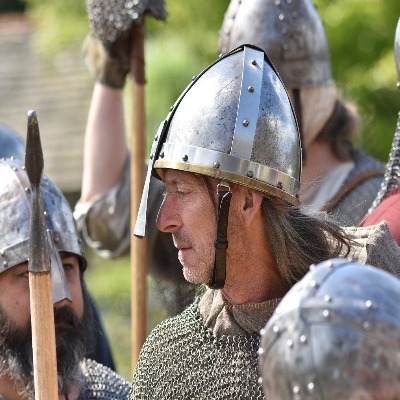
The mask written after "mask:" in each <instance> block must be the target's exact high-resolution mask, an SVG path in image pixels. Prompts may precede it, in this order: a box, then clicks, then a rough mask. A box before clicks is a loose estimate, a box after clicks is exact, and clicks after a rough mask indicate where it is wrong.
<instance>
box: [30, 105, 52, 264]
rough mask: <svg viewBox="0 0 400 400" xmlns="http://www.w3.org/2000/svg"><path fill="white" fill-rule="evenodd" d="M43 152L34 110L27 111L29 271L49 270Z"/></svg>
mask: <svg viewBox="0 0 400 400" xmlns="http://www.w3.org/2000/svg"><path fill="white" fill-rule="evenodd" d="M43 165H44V162H43V152H42V144H41V141H40V133H39V124H38V120H37V115H36V112H35V111H33V110H30V111H28V132H27V137H26V151H25V167H26V172H27V174H28V178H29V182H30V184H31V221H30V234H29V271H31V272H44V271H49V270H50V256H49V249H48V244H47V240H46V226H45V221H44V213H43V203H42V194H41V188H40V182H41V180H42V174H43Z"/></svg>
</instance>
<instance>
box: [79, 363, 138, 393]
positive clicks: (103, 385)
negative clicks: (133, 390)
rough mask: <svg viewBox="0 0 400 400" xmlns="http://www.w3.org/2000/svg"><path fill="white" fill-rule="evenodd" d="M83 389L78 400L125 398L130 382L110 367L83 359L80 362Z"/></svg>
mask: <svg viewBox="0 0 400 400" xmlns="http://www.w3.org/2000/svg"><path fill="white" fill-rule="evenodd" d="M81 366H82V371H83V373H84V376H85V389H84V390H83V392H82V393H81V395H80V396H79V400H125V399H127V398H128V394H129V390H130V384H129V382H127V381H126V380H125V379H123V378H122V377H121V376H120V375H118V374H117V373H115V372H114V371H112V370H111V369H110V368H107V367H105V366H104V365H102V364H99V363H98V362H96V361H93V360H90V359H85V360H84V361H83V362H82V363H81Z"/></svg>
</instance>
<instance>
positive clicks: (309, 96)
mask: <svg viewBox="0 0 400 400" xmlns="http://www.w3.org/2000/svg"><path fill="white" fill-rule="evenodd" d="M289 94H290V96H291V99H293V95H292V93H291V91H290V90H289ZM336 98H337V94H336V86H335V84H332V85H327V86H318V87H310V88H301V89H300V102H301V110H302V116H301V117H302V124H303V126H302V127H301V129H302V132H303V143H302V145H303V146H304V147H305V148H307V146H308V145H309V144H310V143H311V142H312V141H313V140H314V139H315V138H316V136H317V135H318V133H319V132H320V131H321V129H322V128H323V126H324V125H325V124H326V121H327V120H328V118H329V117H330V116H331V115H332V112H333V109H334V107H335V102H336Z"/></svg>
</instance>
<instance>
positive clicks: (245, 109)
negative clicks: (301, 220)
mask: <svg viewBox="0 0 400 400" xmlns="http://www.w3.org/2000/svg"><path fill="white" fill-rule="evenodd" d="M300 161H301V160H300V141H299V134H298V130H297V125H296V120H295V117H294V113H293V110H292V108H291V105H290V102H289V99H288V95H287V93H286V91H285V88H284V86H283V84H282V82H281V81H280V79H279V77H278V75H277V74H276V72H275V70H274V69H273V67H272V66H271V64H270V62H269V60H268V58H267V57H266V54H265V53H264V52H263V51H262V50H261V49H258V48H255V47H247V46H244V47H240V48H239V49H237V50H236V51H233V52H232V53H230V54H229V55H227V56H226V57H223V58H221V59H219V60H218V61H217V62H215V63H214V64H213V65H212V66H211V67H210V68H208V69H206V70H205V71H203V73H201V74H200V75H199V76H198V77H197V78H196V80H195V82H194V83H193V84H192V85H190V87H189V88H188V89H187V90H186V92H185V94H184V95H183V97H181V98H180V99H179V101H178V102H177V103H176V104H175V106H174V108H173V110H172V112H171V113H170V115H169V117H168V119H167V129H166V134H165V139H164V140H163V143H162V145H161V148H160V152H159V153H158V154H157V157H156V160H155V163H154V167H155V168H172V169H179V170H183V171H190V172H195V173H198V174H202V175H207V176H211V177H215V178H218V179H221V180H226V181H228V182H234V183H237V184H240V185H243V186H246V187H249V188H252V189H255V190H258V191H260V192H262V193H266V194H272V195H276V196H280V197H283V198H285V199H287V200H288V201H289V202H291V203H297V192H298V189H299V181H300V168H301V162H300Z"/></svg>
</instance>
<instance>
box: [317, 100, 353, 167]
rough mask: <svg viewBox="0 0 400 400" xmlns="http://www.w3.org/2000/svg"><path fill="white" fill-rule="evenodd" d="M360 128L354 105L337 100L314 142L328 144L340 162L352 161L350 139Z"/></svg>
mask: <svg viewBox="0 0 400 400" xmlns="http://www.w3.org/2000/svg"><path fill="white" fill-rule="evenodd" d="M359 128H360V117H359V116H358V113H357V110H356V108H355V106H354V105H352V104H350V103H346V102H344V101H343V100H340V99H337V100H336V104H335V107H334V109H333V112H332V114H331V116H330V117H329V119H328V121H327V122H326V124H325V125H324V127H323V128H322V129H321V131H320V132H319V134H318V136H317V138H316V140H317V141H321V142H328V143H329V144H330V146H331V149H332V151H333V153H334V154H335V155H336V157H338V158H339V159H340V160H343V161H348V160H351V159H353V154H352V138H353V136H354V135H355V133H356V132H357V131H358V130H359Z"/></svg>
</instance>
